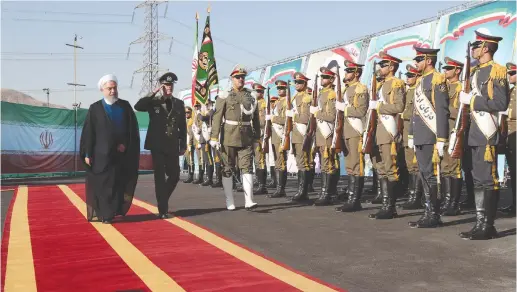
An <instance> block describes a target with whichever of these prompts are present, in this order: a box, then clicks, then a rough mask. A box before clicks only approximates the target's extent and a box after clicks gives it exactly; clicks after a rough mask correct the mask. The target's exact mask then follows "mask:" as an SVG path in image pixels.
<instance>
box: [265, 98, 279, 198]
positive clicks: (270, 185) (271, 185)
mask: <svg viewBox="0 0 517 292" xmlns="http://www.w3.org/2000/svg"><path fill="white" fill-rule="evenodd" d="M277 101H278V96H271V97H269V103H270V106H271V112H272V113H273V112H274V111H275V106H276V102H277ZM272 135H273V134H272ZM272 143H273V141H271V139H269V145H267V146H265V147H269V153H268V154H267V161H268V164H269V175H270V176H271V181H270V182H269V183H268V185H267V187H268V188H270V189H276V186H277V184H278V180H277V177H276V170H275V161H276V155H275V153H274V152H273V144H272Z"/></svg>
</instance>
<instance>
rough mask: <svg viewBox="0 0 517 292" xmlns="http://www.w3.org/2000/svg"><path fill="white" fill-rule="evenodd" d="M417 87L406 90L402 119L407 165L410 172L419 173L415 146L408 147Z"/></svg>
mask: <svg viewBox="0 0 517 292" xmlns="http://www.w3.org/2000/svg"><path fill="white" fill-rule="evenodd" d="M415 88H416V86H415V85H413V86H411V87H408V88H407V91H406V107H405V108H404V112H403V113H402V116H401V117H402V119H403V120H404V132H403V133H404V134H403V136H404V156H405V159H406V165H407V169H408V172H409V174H410V175H411V174H417V173H418V164H417V162H416V156H415V150H414V149H413V148H409V147H408V135H409V127H410V123H411V117H412V116H413V107H414V104H413V98H414V96H415Z"/></svg>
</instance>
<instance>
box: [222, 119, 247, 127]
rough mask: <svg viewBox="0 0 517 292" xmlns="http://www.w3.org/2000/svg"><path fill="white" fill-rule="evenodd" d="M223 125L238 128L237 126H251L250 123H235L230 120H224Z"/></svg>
mask: <svg viewBox="0 0 517 292" xmlns="http://www.w3.org/2000/svg"><path fill="white" fill-rule="evenodd" d="M225 123H226V124H228V125H232V126H239V125H243V126H249V125H251V122H237V121H230V120H226V121H225Z"/></svg>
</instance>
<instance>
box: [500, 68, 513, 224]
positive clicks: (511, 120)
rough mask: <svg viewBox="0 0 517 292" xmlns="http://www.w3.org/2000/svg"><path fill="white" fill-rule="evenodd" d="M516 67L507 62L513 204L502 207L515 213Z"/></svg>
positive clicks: (507, 211)
mask: <svg viewBox="0 0 517 292" xmlns="http://www.w3.org/2000/svg"><path fill="white" fill-rule="evenodd" d="M515 69H516V66H515V64H514V63H506V73H507V75H508V79H509V81H510V84H513V87H512V89H511V90H510V105H509V106H508V109H507V110H506V112H505V113H504V114H505V115H506V117H507V123H508V134H507V136H506V137H507V138H506V152H505V155H506V161H507V163H508V167H509V168H510V178H511V180H512V186H511V188H512V197H513V201H512V205H511V206H509V207H507V208H505V209H502V210H501V211H502V212H504V213H508V214H512V215H515V199H516V197H515V139H516V137H515V136H516V135H515V131H516V128H517V125H516V124H517V123H516V120H517V117H516V115H515V105H516V103H517V101H516V97H515V80H516V79H517V78H516V75H515Z"/></svg>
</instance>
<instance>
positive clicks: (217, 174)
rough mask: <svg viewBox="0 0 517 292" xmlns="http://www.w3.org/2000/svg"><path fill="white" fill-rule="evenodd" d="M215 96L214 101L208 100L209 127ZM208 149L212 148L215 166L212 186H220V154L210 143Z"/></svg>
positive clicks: (212, 116)
mask: <svg viewBox="0 0 517 292" xmlns="http://www.w3.org/2000/svg"><path fill="white" fill-rule="evenodd" d="M217 98H218V96H217V95H216V96H215V102H212V101H208V103H209V107H210V119H211V120H210V127H211V125H213V120H214V113H215V103H217ZM210 130H211V129H210ZM209 144H210V143H209ZM210 149H212V157H213V158H214V167H215V169H214V172H215V182H213V183H212V188H222V187H223V182H222V181H221V180H222V177H223V176H222V175H223V170H222V162H221V154H220V152H219V150H218V149H215V148H214V147H212V146H211V145H210Z"/></svg>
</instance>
